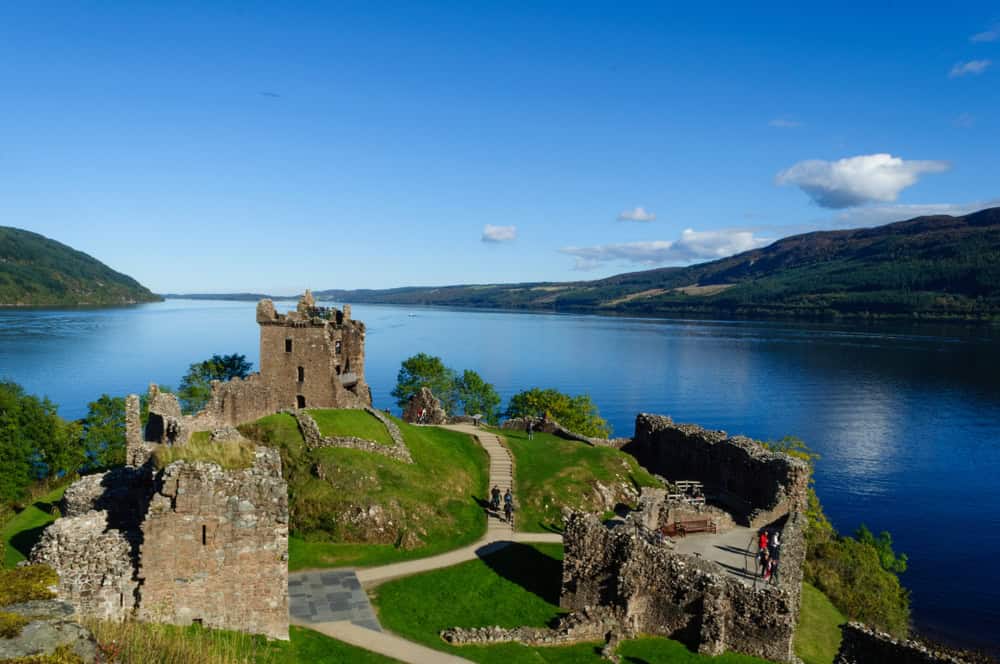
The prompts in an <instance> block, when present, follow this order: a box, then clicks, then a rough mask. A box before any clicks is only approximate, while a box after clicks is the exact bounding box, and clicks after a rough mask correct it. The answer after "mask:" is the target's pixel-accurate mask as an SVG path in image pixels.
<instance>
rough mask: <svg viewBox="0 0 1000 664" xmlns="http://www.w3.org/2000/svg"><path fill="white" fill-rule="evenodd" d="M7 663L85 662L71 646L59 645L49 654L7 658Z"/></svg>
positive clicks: (60, 663) (52, 663)
mask: <svg viewBox="0 0 1000 664" xmlns="http://www.w3.org/2000/svg"><path fill="white" fill-rule="evenodd" d="M4 662H5V664H84V661H83V659H82V658H81V657H80V656H79V655H77V654H76V653H75V652H73V649H72V648H71V647H70V646H59V647H58V648H56V649H55V650H53V651H52V652H50V653H49V654H47V655H31V656H30V657H15V658H14V659H5V660H4Z"/></svg>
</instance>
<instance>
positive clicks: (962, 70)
mask: <svg viewBox="0 0 1000 664" xmlns="http://www.w3.org/2000/svg"><path fill="white" fill-rule="evenodd" d="M991 64H993V61H992V60H969V61H968V62H958V63H956V64H955V66H954V67H952V68H951V71H950V72H948V78H961V77H962V76H978V75H979V74H982V73H983V72H984V71H986V70H987V69H989V68H990V65H991Z"/></svg>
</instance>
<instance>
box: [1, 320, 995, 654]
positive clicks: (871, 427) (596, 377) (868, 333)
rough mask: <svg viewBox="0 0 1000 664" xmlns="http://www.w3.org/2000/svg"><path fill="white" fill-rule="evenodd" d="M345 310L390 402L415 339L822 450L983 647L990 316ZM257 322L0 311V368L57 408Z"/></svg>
mask: <svg viewBox="0 0 1000 664" xmlns="http://www.w3.org/2000/svg"><path fill="white" fill-rule="evenodd" d="M279 308H281V305H279ZM353 309H354V317H355V318H359V319H361V320H364V321H365V322H366V323H367V325H368V358H367V360H368V363H367V378H368V381H369V383H370V384H371V385H372V390H373V393H374V398H375V402H376V404H377V405H379V406H383V407H384V406H390V405H391V406H393V408H394V409H395V405H394V404H391V403H390V402H391V399H390V397H389V391H390V390H391V389H392V386H393V385H394V383H395V377H396V372H397V371H398V369H399V363H400V362H401V361H402V360H403V359H404V358H406V357H408V356H410V355H412V354H414V353H417V352H420V351H424V352H428V353H431V354H435V355H440V356H441V357H443V358H444V359H445V362H446V363H447V364H448V365H449V366H452V367H454V368H456V369H459V370H461V369H465V368H471V369H475V370H477V371H479V372H480V373H481V374H482V375H483V376H484V377H485V378H486V379H487V380H489V381H491V382H493V383H494V384H495V385H496V386H497V389H498V390H499V392H500V393H501V395H502V396H503V397H505V398H506V397H508V396H509V395H510V394H512V393H514V392H516V391H518V390H520V389H524V388H528V387H532V386H540V387H556V388H558V389H561V390H564V391H568V392H572V393H576V392H589V393H590V394H591V396H592V397H593V398H594V401H595V402H596V403H597V404H598V406H599V407H600V409H601V413H602V414H603V415H604V416H605V417H607V419H608V420H609V421H610V422H611V423H612V425H613V426H614V430H615V433H616V434H617V435H631V431H632V426H633V420H634V417H635V414H636V413H637V412H640V411H648V412H655V413H663V414H669V415H671V416H672V417H673V418H674V419H675V420H677V421H681V422H695V423H698V424H701V425H703V426H705V427H709V428H718V429H725V430H727V431H729V432H730V433H742V434H746V435H749V436H753V437H755V438H762V439H777V438H780V437H782V436H784V435H786V434H793V435H796V436H799V437H801V438H803V439H804V440H806V441H807V442H808V443H809V445H810V446H811V447H812V448H813V449H814V450H816V451H817V452H819V453H820V454H821V455H822V459H820V461H819V463H818V467H817V477H816V482H817V488H818V491H819V494H820V497H821V499H822V501H823V503H824V506H825V508H826V511H827V513H828V514H829V515H830V516H831V518H832V519H833V521H834V524H835V525H836V527H837V528H838V529H839V530H841V531H842V532H850V531H853V530H854V528H855V527H856V526H857V525H858V524H859V523H861V522H865V523H867V524H868V526H869V527H870V528H871V529H872V530H874V531H876V532H877V531H879V530H881V529H888V530H891V532H892V534H893V537H894V538H895V542H896V547H897V549H898V550H901V551H904V552H906V553H908V554H909V555H910V571H908V572H907V573H906V574H905V575H904V578H903V581H904V583H905V584H906V585H907V586H908V587H909V588H911V589H912V591H913V607H914V615H915V619H916V623H917V626H918V627H919V628H920V629H922V630H926V631H927V632H930V633H934V634H936V635H938V636H940V637H945V638H951V639H953V640H958V641H959V642H963V643H970V644H981V645H986V646H990V647H992V648H993V649H1000V515H998V513H997V507H998V506H1000V484H998V478H1000V332H997V331H990V330H984V329H962V328H946V327H941V328H927V327H921V328H907V327H903V326H888V325H881V326H865V325H853V326H839V327H838V326H825V325H816V324H794V323H792V324H790V323H759V322H753V323H752V322H737V323H734V322H711V321H685V320H649V319H623V318H607V317H596V316H568V315H546V314H517V313H501V312H484V311H453V310H444V309H413V308H400V307H388V306H370V305H368V306H366V305H355V306H354V307H353ZM411 314H412V315H411ZM257 339H258V336H257V325H256V323H255V322H254V304H253V303H239V302H199V301H183V300H171V301H168V302H165V303H159V304H151V305H143V306H138V307H134V308H126V309H99V310H46V311H37V310H36V311H11V310H0V376H2V377H7V378H11V379H13V380H16V381H18V382H20V383H21V384H23V385H24V386H25V387H26V388H27V389H28V390H29V391H30V392H33V393H37V394H43V395H48V396H49V397H50V398H51V399H52V400H53V401H55V402H56V403H58V404H59V405H60V411H61V413H62V414H63V415H64V416H66V417H71V418H74V417H79V416H81V415H82V414H83V413H84V412H85V411H86V404H87V402H88V401H90V400H92V399H94V398H96V397H97V396H99V395H100V394H101V393H102V392H107V393H110V394H126V393H128V392H136V391H141V390H143V389H145V386H146V384H147V383H148V382H150V381H155V382H159V383H163V384H169V385H176V384H177V383H178V381H179V379H180V376H181V375H183V373H184V372H185V370H186V368H187V366H188V365H189V364H190V363H192V362H195V361H198V360H201V359H204V358H205V357H208V356H209V355H211V354H213V353H231V352H239V353H244V354H246V355H247V357H248V358H250V359H251V360H253V361H254V363H255V365H256V362H257V359H258V341H257Z"/></svg>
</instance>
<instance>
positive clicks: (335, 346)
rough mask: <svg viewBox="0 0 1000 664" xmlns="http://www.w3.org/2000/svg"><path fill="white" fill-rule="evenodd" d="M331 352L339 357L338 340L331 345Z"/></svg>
mask: <svg viewBox="0 0 1000 664" xmlns="http://www.w3.org/2000/svg"><path fill="white" fill-rule="evenodd" d="M333 352H335V353H336V354H337V355H340V340H339V339H338V340H337V341H335V342H334V344H333Z"/></svg>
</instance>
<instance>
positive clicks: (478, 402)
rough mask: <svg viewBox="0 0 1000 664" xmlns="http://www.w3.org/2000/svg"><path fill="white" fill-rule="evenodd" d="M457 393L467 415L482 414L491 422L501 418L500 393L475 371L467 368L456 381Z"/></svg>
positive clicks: (494, 422)
mask: <svg viewBox="0 0 1000 664" xmlns="http://www.w3.org/2000/svg"><path fill="white" fill-rule="evenodd" d="M455 395H456V398H457V400H458V402H459V403H460V404H461V405H462V412H463V413H465V414H466V415H476V414H482V416H483V419H485V420H486V421H487V422H489V423H490V424H496V423H497V421H499V419H500V395H499V394H497V391H496V388H494V387H493V385H492V383H487V382H486V381H485V380H483V378H482V376H480V375H479V374H478V373H476V372H475V371H472V370H471V369H466V370H465V371H464V372H463V373H462V375H461V376H460V377H459V378H458V380H456V381H455Z"/></svg>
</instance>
